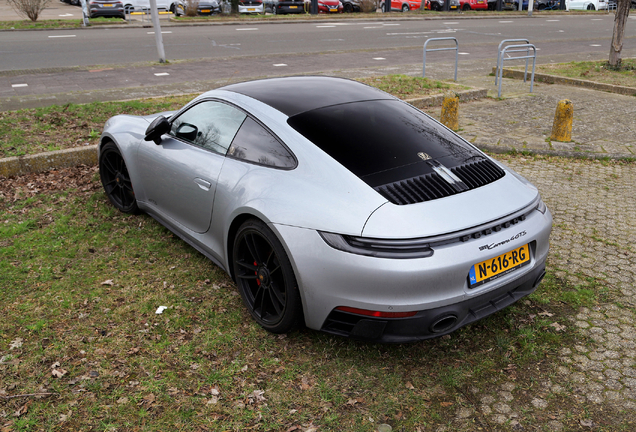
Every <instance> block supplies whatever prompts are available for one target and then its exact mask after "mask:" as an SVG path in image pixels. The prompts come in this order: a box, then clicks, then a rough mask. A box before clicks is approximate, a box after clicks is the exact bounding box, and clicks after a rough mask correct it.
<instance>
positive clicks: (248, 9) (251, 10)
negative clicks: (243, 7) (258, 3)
mask: <svg viewBox="0 0 636 432" xmlns="http://www.w3.org/2000/svg"><path fill="white" fill-rule="evenodd" d="M255 10H256V8H247V11H248V12H254V11H255Z"/></svg>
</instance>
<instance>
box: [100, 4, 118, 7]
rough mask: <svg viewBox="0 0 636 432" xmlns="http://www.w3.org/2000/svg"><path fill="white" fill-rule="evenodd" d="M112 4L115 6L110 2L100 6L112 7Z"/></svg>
mask: <svg viewBox="0 0 636 432" xmlns="http://www.w3.org/2000/svg"><path fill="white" fill-rule="evenodd" d="M113 6H115V5H112V4H103V5H102V7H113Z"/></svg>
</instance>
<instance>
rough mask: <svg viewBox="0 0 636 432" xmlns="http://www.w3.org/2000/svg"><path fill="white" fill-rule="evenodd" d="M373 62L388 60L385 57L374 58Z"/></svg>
mask: <svg viewBox="0 0 636 432" xmlns="http://www.w3.org/2000/svg"><path fill="white" fill-rule="evenodd" d="M373 60H386V59H385V58H384V57H373Z"/></svg>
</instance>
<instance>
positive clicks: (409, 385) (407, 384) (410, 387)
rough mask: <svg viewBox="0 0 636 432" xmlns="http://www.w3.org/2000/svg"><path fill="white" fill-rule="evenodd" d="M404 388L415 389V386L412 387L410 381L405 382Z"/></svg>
mask: <svg viewBox="0 0 636 432" xmlns="http://www.w3.org/2000/svg"><path fill="white" fill-rule="evenodd" d="M406 388H407V389H409V390H415V387H413V384H411V381H407V382H406Z"/></svg>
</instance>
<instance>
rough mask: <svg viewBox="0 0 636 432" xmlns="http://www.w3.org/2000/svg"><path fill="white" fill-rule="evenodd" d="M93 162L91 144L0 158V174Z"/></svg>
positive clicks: (93, 148) (38, 170)
mask: <svg viewBox="0 0 636 432" xmlns="http://www.w3.org/2000/svg"><path fill="white" fill-rule="evenodd" d="M95 164H97V145H91V146H86V147H77V148H71V149H65V150H57V151H52V152H45V153H38V154H34V155H28V156H18V157H9V158H4V159H0V176H3V177H14V176H18V175H23V174H31V173H40V172H44V171H49V170H54V169H60V168H69V167H73V166H77V165H95Z"/></svg>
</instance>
